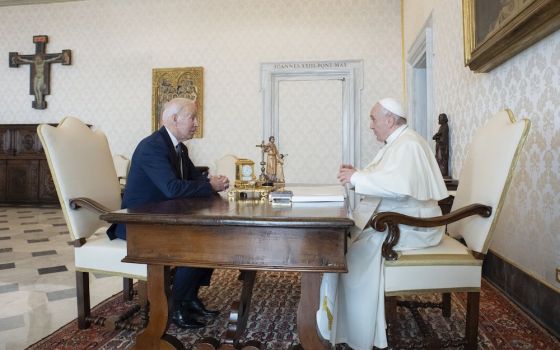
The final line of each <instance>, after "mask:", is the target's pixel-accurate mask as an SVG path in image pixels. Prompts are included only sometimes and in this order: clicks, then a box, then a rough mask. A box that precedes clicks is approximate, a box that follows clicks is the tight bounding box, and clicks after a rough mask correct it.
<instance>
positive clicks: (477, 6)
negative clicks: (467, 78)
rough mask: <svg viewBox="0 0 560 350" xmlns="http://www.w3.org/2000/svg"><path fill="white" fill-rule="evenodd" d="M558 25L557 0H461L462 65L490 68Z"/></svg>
mask: <svg viewBox="0 0 560 350" xmlns="http://www.w3.org/2000/svg"><path fill="white" fill-rule="evenodd" d="M559 28H560V1H558V0H463V34H464V40H463V41H464V46H465V66H469V68H470V69H471V70H473V71H475V72H489V71H491V70H492V69H494V68H495V67H497V66H498V65H500V64H502V63H503V62H505V61H506V60H508V59H510V58H511V57H513V56H514V55H516V54H518V53H519V52H521V51H523V50H525V49H526V48H527V47H529V46H531V45H532V44H534V43H536V42H537V41H539V40H540V39H542V38H544V37H545V36H547V35H549V34H550V33H552V32H554V31H555V30H557V29H559Z"/></svg>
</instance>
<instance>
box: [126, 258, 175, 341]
mask: <svg viewBox="0 0 560 350" xmlns="http://www.w3.org/2000/svg"><path fill="white" fill-rule="evenodd" d="M168 295H169V267H167V266H161V265H148V301H149V303H150V318H149V321H148V326H147V327H146V329H145V330H144V331H143V332H142V333H140V334H139V335H138V337H137V338H136V344H135V345H134V348H133V349H137V350H156V349H161V350H168V349H181V350H184V349H185V347H184V346H183V344H182V343H181V342H180V341H179V340H178V339H177V338H175V337H173V336H171V335H169V334H166V333H165V332H166V331H167V328H168V326H169V322H168V319H167V318H168V315H169V306H168V302H167V297H168Z"/></svg>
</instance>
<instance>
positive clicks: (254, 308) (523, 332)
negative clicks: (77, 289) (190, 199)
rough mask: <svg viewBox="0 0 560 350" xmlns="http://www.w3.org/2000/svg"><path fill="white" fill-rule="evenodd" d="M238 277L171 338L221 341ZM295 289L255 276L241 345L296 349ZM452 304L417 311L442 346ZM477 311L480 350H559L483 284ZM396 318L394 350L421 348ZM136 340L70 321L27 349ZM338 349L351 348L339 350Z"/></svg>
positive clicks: (280, 279) (222, 275)
mask: <svg viewBox="0 0 560 350" xmlns="http://www.w3.org/2000/svg"><path fill="white" fill-rule="evenodd" d="M237 276H238V273H237V271H230V270H216V271H215V273H214V277H213V279H212V285H211V286H210V287H209V288H206V289H205V290H203V291H201V296H202V299H203V300H205V301H206V304H207V306H208V307H210V308H216V309H220V310H221V311H222V314H221V316H220V317H219V318H217V319H215V320H214V321H213V322H212V323H211V324H209V325H208V326H207V327H206V328H204V329H201V330H196V331H182V330H180V329H177V328H176V327H175V326H173V325H172V326H171V327H170V329H169V333H171V334H173V335H175V336H177V337H178V338H179V339H180V340H181V341H182V342H183V343H184V344H185V346H186V347H187V349H189V348H191V346H192V344H194V342H195V341H196V340H197V339H200V338H203V337H207V336H211V337H215V338H220V337H221V336H222V335H223V334H224V333H225V328H226V324H227V319H228V314H229V305H230V304H231V302H233V301H234V300H236V299H237V298H238V297H239V294H240V287H241V283H240V282H239V281H238V280H237ZM299 288H300V287H299V275H298V274H295V273H281V272H259V273H258V274H257V281H256V283H255V288H254V292H253V300H252V305H251V314H250V315H249V321H248V325H247V330H246V331H245V334H244V336H243V337H242V338H243V339H242V340H244V341H245V340H259V341H260V342H262V343H263V344H265V347H266V349H288V348H289V347H290V346H291V345H295V344H298V339H297V335H296V327H295V321H296V310H297V304H298V298H299ZM438 298H439V296H438V295H437V294H434V295H427V296H422V297H421V298H415V299H416V300H422V301H437V300H438ZM409 299H410V298H409ZM452 302H453V306H452V315H451V317H450V318H449V319H446V318H444V317H442V316H441V312H440V310H438V309H431V308H428V309H418V310H419V312H420V314H421V316H422V318H423V319H425V320H427V321H428V323H429V324H431V325H432V326H433V328H434V329H436V332H437V333H438V335H439V338H440V339H442V340H443V341H444V342H445V341H446V340H450V339H456V338H459V337H461V336H462V334H463V333H464V328H465V326H464V322H465V317H464V315H465V305H466V301H465V297H464V296H463V295H462V294H458V295H455V294H453V297H452ZM480 306H481V311H480V324H479V346H478V348H479V349H560V342H559V341H558V339H556V338H555V337H553V336H551V335H550V334H548V333H546V331H544V330H543V329H542V328H541V327H539V326H538V325H536V324H535V323H534V322H533V321H532V320H531V319H529V318H528V317H527V316H526V315H525V314H523V313H522V312H521V311H520V310H519V309H518V308H517V307H515V306H514V305H513V304H511V303H510V302H509V301H508V300H506V299H505V298H504V296H503V295H502V294H501V293H500V292H498V291H497V290H496V289H494V288H493V287H492V286H490V285H489V284H488V283H487V282H485V281H483V288H482V293H481V298H480ZM124 307H125V305H124V304H123V302H122V298H121V296H120V295H116V296H113V297H111V298H109V299H108V300H106V301H104V302H103V303H101V304H100V305H98V306H97V307H96V308H94V310H93V314H94V315H110V314H114V313H115V312H116V311H117V312H118V311H119V309H121V310H122V308H124ZM398 313H399V315H398V319H399V324H398V326H397V327H395V330H394V331H393V333H392V336H391V339H392V341H393V342H395V343H396V346H395V347H394V348H396V349H402V348H407V349H411V348H421V346H420V345H419V344H418V342H419V340H421V338H422V335H421V332H420V330H419V328H418V326H417V325H416V322H415V321H414V318H413V316H412V313H411V312H410V311H409V310H408V309H406V308H402V307H399V308H398ZM135 335H136V334H135V332H131V331H106V330H103V329H102V328H100V327H97V326H93V327H91V328H90V329H87V330H82V331H80V330H78V327H77V323H76V321H74V322H71V323H69V324H67V325H66V326H64V327H62V328H61V329H59V330H58V331H56V332H55V333H53V334H51V335H49V336H48V337H46V338H45V339H43V340H41V341H39V342H37V343H35V344H34V345H32V346H30V347H29V348H28V349H30V350H31V349H32V350H36V349H49V350H55V349H61V350H62V349H73V350H74V349H127V348H129V347H130V346H131V345H132V344H133V342H134V339H135ZM459 348H460V347H458V348H457V347H449V348H448V349H459ZM337 349H340V350H342V349H349V348H348V347H346V346H337ZM311 350H312V349H311Z"/></svg>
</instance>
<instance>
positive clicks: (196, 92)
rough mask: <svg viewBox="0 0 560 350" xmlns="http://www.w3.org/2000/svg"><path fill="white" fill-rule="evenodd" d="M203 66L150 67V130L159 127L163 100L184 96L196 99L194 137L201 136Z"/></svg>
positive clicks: (202, 119)
mask: <svg viewBox="0 0 560 350" xmlns="http://www.w3.org/2000/svg"><path fill="white" fill-rule="evenodd" d="M203 78H204V77H203V67H184V68H154V69H152V131H155V130H157V129H159V127H160V126H161V125H160V116H161V111H162V108H163V105H164V104H165V102H167V101H169V100H171V99H173V98H175V97H184V98H188V99H191V100H194V101H196V103H197V106H198V129H197V130H196V133H195V134H194V138H202V135H203V127H204V79H203Z"/></svg>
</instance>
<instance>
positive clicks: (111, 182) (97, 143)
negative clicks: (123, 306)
mask: <svg viewBox="0 0 560 350" xmlns="http://www.w3.org/2000/svg"><path fill="white" fill-rule="evenodd" d="M37 133H38V134H39V137H40V139H41V142H42V144H43V148H44V150H45V154H46V157H47V161H48V164H49V168H50V170H51V174H52V178H53V180H54V184H55V187H56V192H57V194H58V199H59V201H60V206H61V208H62V212H63V214H64V219H65V220H66V224H67V226H68V231H69V233H70V236H71V239H72V243H73V245H74V247H75V248H74V258H75V267H76V290H77V298H78V325H79V327H80V328H87V327H88V326H89V324H90V323H91V322H95V323H98V324H104V323H107V324H111V325H113V326H115V328H121V327H126V325H125V322H122V321H123V320H122V318H117V319H116V320H104V319H101V318H95V317H91V315H90V298H89V272H95V273H99V274H108V275H114V276H122V277H123V278H125V279H124V280H123V281H124V284H123V285H124V289H125V291H124V296H125V298H127V299H129V298H130V297H131V295H132V279H138V280H141V281H145V280H146V276H147V272H146V265H142V264H127V263H123V262H121V260H122V259H123V258H124V256H125V255H126V242H125V241H123V240H119V239H116V240H114V241H110V240H109V238H108V237H107V234H106V233H105V231H106V228H107V226H108V225H107V223H106V222H105V221H102V220H100V219H99V215H100V214H101V213H105V212H108V211H113V210H118V209H120V206H121V189H120V184H119V180H118V178H117V174H116V171H115V166H114V164H113V159H112V157H111V152H110V150H109V144H108V142H107V138H106V137H105V135H104V134H103V133H102V132H99V131H93V130H91V129H90V128H89V127H88V126H87V125H86V124H84V123H82V122H81V121H80V120H78V119H76V118H72V117H68V118H64V119H63V120H62V121H61V122H60V124H59V125H58V126H57V127H53V126H50V125H47V124H42V125H39V127H38V128H37ZM139 292H142V294H141V301H144V300H145V283H144V282H141V283H139ZM144 304H145V302H144ZM106 321H107V322H106Z"/></svg>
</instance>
